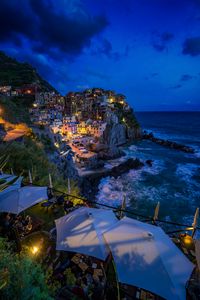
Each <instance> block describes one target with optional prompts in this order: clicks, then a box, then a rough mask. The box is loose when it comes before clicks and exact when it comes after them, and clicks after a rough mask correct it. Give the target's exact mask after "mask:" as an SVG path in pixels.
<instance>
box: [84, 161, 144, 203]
mask: <svg viewBox="0 0 200 300" xmlns="http://www.w3.org/2000/svg"><path fill="white" fill-rule="evenodd" d="M143 166H144V164H143V163H142V162H141V161H140V160H139V159H137V158H136V159H133V158H129V159H127V160H126V161H124V162H122V163H120V164H119V165H117V166H114V167H113V168H112V169H106V168H102V169H99V170H96V171H93V172H89V173H87V174H86V175H83V176H81V177H79V187H80V190H81V193H82V195H83V196H84V197H86V198H87V199H88V200H91V201H94V198H95V195H96V193H97V192H98V185H99V182H100V180H101V179H102V178H104V177H108V176H111V177H114V178H117V177H118V176H120V175H122V174H124V173H126V172H128V171H129V170H131V169H139V168H141V167H143Z"/></svg>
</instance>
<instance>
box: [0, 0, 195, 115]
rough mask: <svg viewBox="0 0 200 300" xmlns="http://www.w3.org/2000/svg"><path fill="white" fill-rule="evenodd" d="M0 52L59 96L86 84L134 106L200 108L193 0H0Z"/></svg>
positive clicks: (136, 108) (86, 86) (156, 108)
mask: <svg viewBox="0 0 200 300" xmlns="http://www.w3.org/2000/svg"><path fill="white" fill-rule="evenodd" d="M0 49H1V50H3V51H5V52H6V53H7V54H9V55H11V56H13V57H16V58H17V59H18V60H20V61H26V62H29V63H31V64H32V65H33V66H34V67H36V68H37V69H38V71H39V73H40V74H41V75H42V76H43V77H44V78H45V79H47V80H48V81H49V82H50V83H51V84H52V85H53V86H55V87H56V88H57V90H58V91H59V92H61V93H62V94H66V93H67V92H68V91H75V90H81V89H85V88H88V87H102V88H105V89H112V90H115V91H116V92H119V93H124V94H125V95H126V96H127V100H128V102H129V103H130V104H131V106H133V107H134V108H135V110H138V111H139V110H197V109H198V110H200V0H123V1H122V0H83V1H79V0H0Z"/></svg>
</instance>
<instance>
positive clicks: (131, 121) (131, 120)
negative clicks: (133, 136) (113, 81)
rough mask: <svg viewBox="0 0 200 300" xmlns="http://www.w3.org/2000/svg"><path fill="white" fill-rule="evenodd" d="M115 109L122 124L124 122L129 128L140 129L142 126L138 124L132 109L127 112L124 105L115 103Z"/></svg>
mask: <svg viewBox="0 0 200 300" xmlns="http://www.w3.org/2000/svg"><path fill="white" fill-rule="evenodd" d="M115 109H116V111H117V116H118V118H119V121H120V122H121V123H123V122H124V123H125V124H126V125H127V127H128V128H134V129H140V124H139V123H138V121H137V119H136V116H135V114H134V111H133V109H132V108H131V109H130V110H128V111H127V110H124V109H123V105H122V104H120V103H115Z"/></svg>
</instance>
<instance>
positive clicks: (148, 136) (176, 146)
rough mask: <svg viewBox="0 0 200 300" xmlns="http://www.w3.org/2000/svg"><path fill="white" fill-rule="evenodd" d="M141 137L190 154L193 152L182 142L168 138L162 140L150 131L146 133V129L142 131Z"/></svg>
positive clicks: (193, 151)
mask: <svg viewBox="0 0 200 300" xmlns="http://www.w3.org/2000/svg"><path fill="white" fill-rule="evenodd" d="M142 137H143V139H145V140H150V141H152V142H154V143H156V144H158V145H161V146H165V147H168V148H171V149H175V150H179V151H182V152H186V153H191V154H193V153H195V150H194V149H193V148H191V147H189V146H185V145H182V144H179V143H176V142H173V141H169V140H164V139H161V138H156V137H155V136H154V135H153V133H152V132H150V133H147V132H146V131H144V132H143V136H142Z"/></svg>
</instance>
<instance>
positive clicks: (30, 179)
mask: <svg viewBox="0 0 200 300" xmlns="http://www.w3.org/2000/svg"><path fill="white" fill-rule="evenodd" d="M28 177H29V183H30V184H31V185H32V184H33V178H32V175H31V171H30V170H29V171H28Z"/></svg>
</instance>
